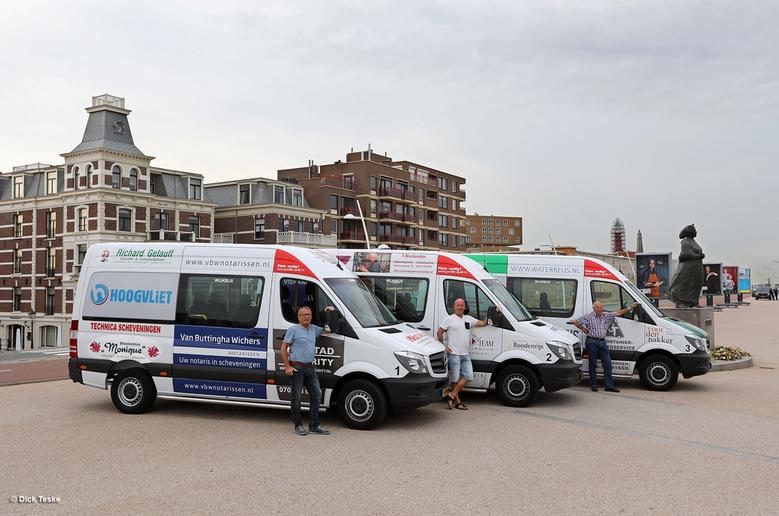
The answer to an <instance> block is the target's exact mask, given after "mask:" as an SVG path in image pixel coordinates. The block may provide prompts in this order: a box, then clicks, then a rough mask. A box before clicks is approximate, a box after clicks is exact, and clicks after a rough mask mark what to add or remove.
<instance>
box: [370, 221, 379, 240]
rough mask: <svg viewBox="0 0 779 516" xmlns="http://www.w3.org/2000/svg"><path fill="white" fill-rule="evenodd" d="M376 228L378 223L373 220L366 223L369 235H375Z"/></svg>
mask: <svg viewBox="0 0 779 516" xmlns="http://www.w3.org/2000/svg"><path fill="white" fill-rule="evenodd" d="M378 228H379V225H378V224H376V223H375V222H371V223H370V224H368V230H369V231H370V232H371V234H370V236H372V237H375V236H376V232H377V231H378V230H379V229H378Z"/></svg>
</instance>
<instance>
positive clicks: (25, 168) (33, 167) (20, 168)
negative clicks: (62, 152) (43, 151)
mask: <svg viewBox="0 0 779 516" xmlns="http://www.w3.org/2000/svg"><path fill="white" fill-rule="evenodd" d="M43 168H51V165H49V164H46V163H31V164H29V165H19V166H16V167H14V169H13V170H14V172H27V171H28V170H40V169H43Z"/></svg>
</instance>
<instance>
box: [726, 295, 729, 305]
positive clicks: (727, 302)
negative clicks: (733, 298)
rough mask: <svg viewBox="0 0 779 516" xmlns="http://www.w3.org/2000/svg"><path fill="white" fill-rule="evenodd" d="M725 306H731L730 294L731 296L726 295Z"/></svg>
mask: <svg viewBox="0 0 779 516" xmlns="http://www.w3.org/2000/svg"><path fill="white" fill-rule="evenodd" d="M725 304H726V305H729V304H730V294H729V293H728V294H725Z"/></svg>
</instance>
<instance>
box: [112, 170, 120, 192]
mask: <svg viewBox="0 0 779 516" xmlns="http://www.w3.org/2000/svg"><path fill="white" fill-rule="evenodd" d="M121 187H122V167H120V166H119V165H114V166H113V167H112V168H111V188H121Z"/></svg>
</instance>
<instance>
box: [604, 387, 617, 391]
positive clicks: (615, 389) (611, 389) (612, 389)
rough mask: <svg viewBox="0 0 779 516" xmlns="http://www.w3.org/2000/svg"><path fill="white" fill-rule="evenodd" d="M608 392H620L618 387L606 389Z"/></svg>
mask: <svg viewBox="0 0 779 516" xmlns="http://www.w3.org/2000/svg"><path fill="white" fill-rule="evenodd" d="M606 392H619V389H617V388H616V387H606Z"/></svg>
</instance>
